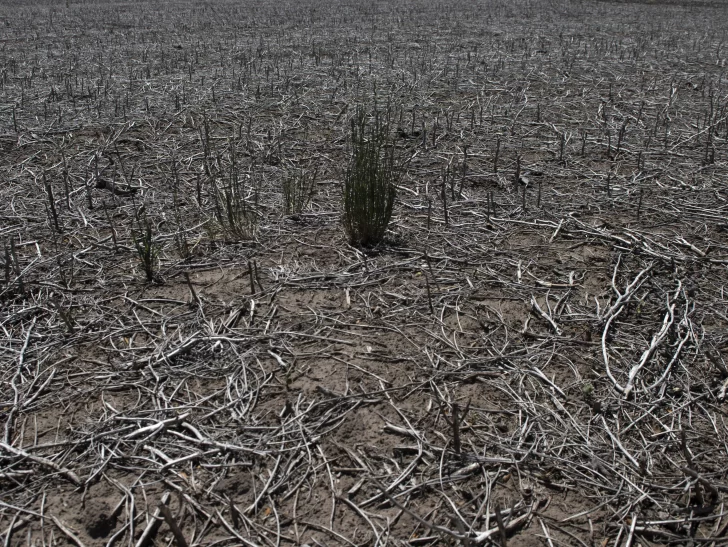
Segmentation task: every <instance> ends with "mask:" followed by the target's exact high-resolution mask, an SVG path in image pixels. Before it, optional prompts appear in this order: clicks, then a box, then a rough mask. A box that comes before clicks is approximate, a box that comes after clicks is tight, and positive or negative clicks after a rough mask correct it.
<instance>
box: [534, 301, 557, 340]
mask: <svg viewBox="0 0 728 547" xmlns="http://www.w3.org/2000/svg"><path fill="white" fill-rule="evenodd" d="M531 306H532V307H533V309H534V310H536V311H537V312H538V314H539V315H540V316H541V317H542V318H543V319H544V320H545V321H546V322H547V323H548V324H549V325H551V328H552V329H554V333H555V334H556V336H561V334H562V331H561V329H560V328H559V327H558V325H557V324H556V323H555V322H554V320H553V319H552V318H551V316H550V315H549V314H547V313H546V312H545V311H543V309H541V306H539V305H538V302H536V298H535V297H534V296H533V295H531Z"/></svg>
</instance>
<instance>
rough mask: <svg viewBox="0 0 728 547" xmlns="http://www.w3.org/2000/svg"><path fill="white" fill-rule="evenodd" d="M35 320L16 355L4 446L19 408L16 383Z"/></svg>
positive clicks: (34, 319)
mask: <svg viewBox="0 0 728 547" xmlns="http://www.w3.org/2000/svg"><path fill="white" fill-rule="evenodd" d="M35 321H36V318H35V317H33V321H32V322H31V324H30V326H29V327H28V332H26V333H25V341H24V342H23V346H22V347H21V348H20V353H19V355H18V366H17V367H16V368H15V375H14V376H13V378H12V379H11V380H10V387H11V388H12V389H13V393H14V396H13V406H12V407H11V409H10V412H8V415H7V418H6V420H5V436H4V440H5V444H6V445H9V444H10V443H11V442H12V439H11V437H12V435H13V423H14V421H15V413H16V412H17V411H18V408H19V406H20V391H19V390H18V386H17V381H18V379H19V378H20V376H21V374H22V372H23V365H24V362H25V352H26V351H27V349H28V344H29V343H30V335H31V333H32V332H33V327H34V326H35Z"/></svg>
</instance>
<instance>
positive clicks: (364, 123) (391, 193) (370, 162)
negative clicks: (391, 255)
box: [343, 108, 402, 247]
mask: <svg viewBox="0 0 728 547" xmlns="http://www.w3.org/2000/svg"><path fill="white" fill-rule="evenodd" d="M369 117H370V116H368V115H367V113H366V112H365V111H364V109H363V108H359V109H357V112H356V114H355V116H354V118H353V119H352V120H351V144H352V155H351V162H350V164H349V167H348V169H347V170H346V173H345V175H344V196H343V198H344V218H343V223H344V229H345V230H346V234H347V235H348V237H349V241H350V242H351V244H352V245H356V246H361V247H370V246H372V245H376V244H377V243H379V242H381V241H382V239H383V238H384V234H385V232H386V230H387V226H388V225H389V221H390V219H391V217H392V208H393V206H394V199H395V197H396V195H397V190H396V184H397V182H399V179H400V177H401V174H402V166H401V165H400V164H399V163H398V161H397V158H396V157H395V150H394V145H393V143H392V141H391V139H390V137H389V124H388V123H387V122H386V121H385V120H384V119H383V118H382V116H381V114H380V113H379V112H374V114H373V116H372V118H373V119H372V120H369V119H368V118H369Z"/></svg>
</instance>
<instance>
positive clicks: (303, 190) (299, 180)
mask: <svg viewBox="0 0 728 547" xmlns="http://www.w3.org/2000/svg"><path fill="white" fill-rule="evenodd" d="M315 193H316V169H314V170H313V171H305V170H303V169H301V170H298V171H293V172H291V173H289V174H288V175H287V176H286V177H285V178H284V179H283V211H284V213H285V214H286V215H297V214H300V213H301V212H303V210H304V209H305V208H306V206H307V205H308V204H309V203H310V202H311V199H313V196H314V194H315Z"/></svg>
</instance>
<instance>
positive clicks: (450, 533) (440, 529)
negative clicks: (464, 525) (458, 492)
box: [369, 477, 487, 541]
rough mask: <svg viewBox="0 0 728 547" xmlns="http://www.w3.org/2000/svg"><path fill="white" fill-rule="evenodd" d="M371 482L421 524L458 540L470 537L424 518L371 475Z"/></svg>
mask: <svg viewBox="0 0 728 547" xmlns="http://www.w3.org/2000/svg"><path fill="white" fill-rule="evenodd" d="M369 482H371V483H372V484H373V485H374V486H376V487H377V488H378V489H379V490H380V491H381V492H382V495H383V496H384V497H386V498H387V499H388V500H389V501H390V502H391V503H393V504H394V505H396V506H397V507H398V508H399V509H401V510H402V511H404V512H405V513H407V514H408V515H409V516H411V517H412V518H414V519H415V520H416V521H417V522H419V523H420V524H422V525H424V526H426V527H427V528H429V529H430V530H433V531H436V532H440V533H442V534H445V535H446V536H449V537H451V538H454V539H457V540H460V541H463V540H465V539H468V537H467V536H464V535H460V534H458V533H456V532H453V531H452V530H449V529H447V528H445V527H444V526H439V525H437V524H433V523H431V522H429V521H427V520H425V519H423V518H422V517H421V516H419V515H418V514H417V513H414V512H412V511H411V510H410V509H408V508H407V507H405V506H404V505H402V504H401V503H400V502H399V501H397V500H396V499H395V498H393V497H392V496H391V495H390V494H389V492H387V491H386V488H384V486H383V485H381V484H380V483H379V481H377V480H376V479H375V478H373V477H369ZM486 539H487V538H486Z"/></svg>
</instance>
